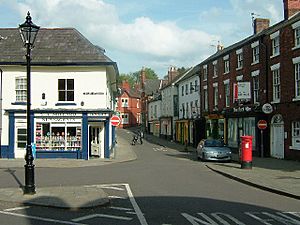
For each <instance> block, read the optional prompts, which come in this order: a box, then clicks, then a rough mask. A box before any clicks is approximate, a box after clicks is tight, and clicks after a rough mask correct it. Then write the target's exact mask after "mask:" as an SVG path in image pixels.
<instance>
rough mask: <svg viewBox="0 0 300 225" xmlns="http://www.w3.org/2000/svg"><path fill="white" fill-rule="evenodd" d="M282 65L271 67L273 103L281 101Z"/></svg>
mask: <svg viewBox="0 0 300 225" xmlns="http://www.w3.org/2000/svg"><path fill="white" fill-rule="evenodd" d="M279 69H280V64H279V63H278V64H275V65H273V66H271V70H272V75H273V101H274V102H278V101H280V70H279Z"/></svg>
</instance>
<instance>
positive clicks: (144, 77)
mask: <svg viewBox="0 0 300 225" xmlns="http://www.w3.org/2000/svg"><path fill="white" fill-rule="evenodd" d="M145 80H146V72H145V67H143V68H142V71H141V88H142V90H145Z"/></svg>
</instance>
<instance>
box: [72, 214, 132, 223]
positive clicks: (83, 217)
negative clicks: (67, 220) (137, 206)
mask: <svg viewBox="0 0 300 225" xmlns="http://www.w3.org/2000/svg"><path fill="white" fill-rule="evenodd" d="M96 217H102V218H109V219H116V220H127V221H129V220H132V218H130V217H125V216H113V215H107V214H91V215H87V216H82V217H78V218H75V219H72V221H74V222H79V221H82V220H88V219H93V218H96Z"/></svg>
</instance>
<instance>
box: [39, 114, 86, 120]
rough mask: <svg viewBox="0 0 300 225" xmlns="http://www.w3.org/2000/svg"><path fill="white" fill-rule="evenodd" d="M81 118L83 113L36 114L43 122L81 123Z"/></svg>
mask: <svg viewBox="0 0 300 225" xmlns="http://www.w3.org/2000/svg"><path fill="white" fill-rule="evenodd" d="M81 116H82V114H81V113H76V112H53V113H37V114H35V117H39V118H40V119H41V121H43V122H80V121H81Z"/></svg>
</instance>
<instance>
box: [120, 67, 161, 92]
mask: <svg viewBox="0 0 300 225" xmlns="http://www.w3.org/2000/svg"><path fill="white" fill-rule="evenodd" d="M145 75H146V79H158V76H157V74H156V73H155V72H154V70H152V69H151V68H145ZM140 76H141V71H136V72H130V73H127V74H126V73H122V74H120V76H119V80H118V84H119V85H120V84H122V81H124V80H127V81H128V82H129V85H130V87H132V88H133V87H134V84H135V83H139V82H140V79H141V77H140Z"/></svg>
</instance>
